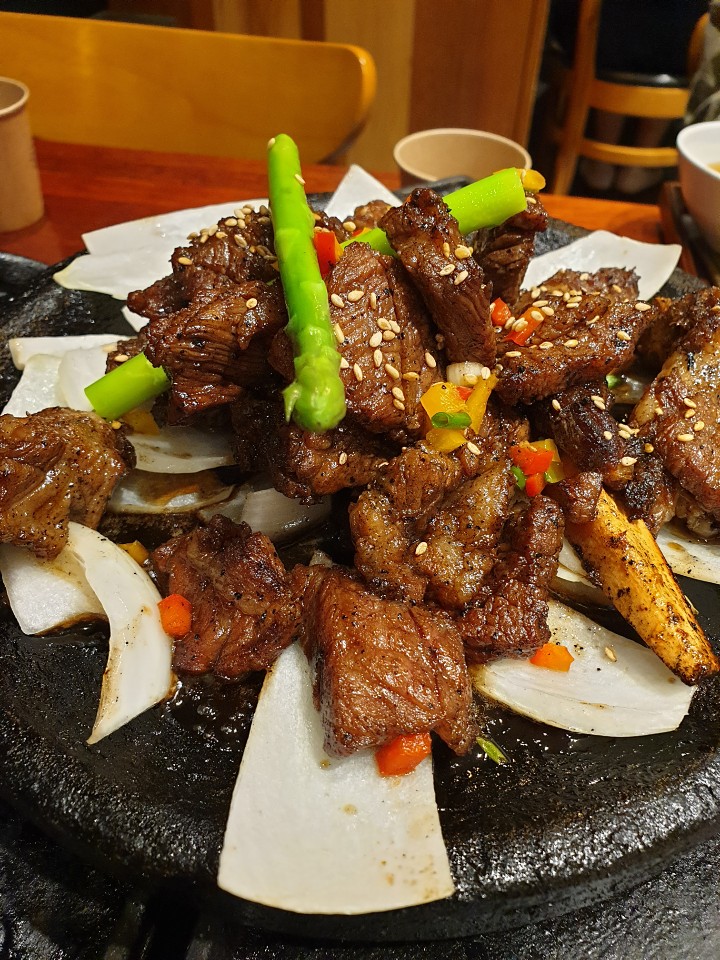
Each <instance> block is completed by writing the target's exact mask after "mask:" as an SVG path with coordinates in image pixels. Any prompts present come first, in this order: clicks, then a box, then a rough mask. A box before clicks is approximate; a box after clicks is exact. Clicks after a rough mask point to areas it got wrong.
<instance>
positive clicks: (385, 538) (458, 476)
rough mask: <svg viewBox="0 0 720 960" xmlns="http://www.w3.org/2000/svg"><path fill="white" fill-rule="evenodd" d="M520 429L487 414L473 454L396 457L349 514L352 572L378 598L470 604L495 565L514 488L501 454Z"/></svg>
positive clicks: (411, 451) (417, 450)
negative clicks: (365, 582)
mask: <svg viewBox="0 0 720 960" xmlns="http://www.w3.org/2000/svg"><path fill="white" fill-rule="evenodd" d="M525 435H526V434H525V433H524V428H523V425H522V424H521V423H520V422H519V421H517V420H515V419H514V418H513V417H512V416H511V415H510V414H507V413H503V412H499V411H497V410H495V408H490V409H489V411H488V413H487V414H486V416H485V419H484V421H483V424H482V427H481V430H480V435H479V436H478V437H477V438H476V443H477V446H476V447H475V450H476V451H478V452H473V451H472V450H471V449H470V448H469V447H468V446H467V445H465V446H463V447H461V448H460V449H459V450H458V451H456V452H455V453H453V454H443V453H438V452H436V451H434V450H432V449H427V448H425V447H423V446H417V447H409V448H407V449H406V450H404V451H403V452H402V453H401V454H400V456H398V457H396V458H395V459H394V460H393V461H392V462H391V463H390V464H389V465H388V466H387V467H386V468H385V469H384V470H382V471H381V472H380V473H379V474H378V477H377V479H376V480H375V481H374V482H373V483H372V484H371V485H370V486H369V487H367V489H365V490H363V492H362V493H361V495H360V497H359V498H358V500H357V503H355V504H354V505H352V506H351V507H350V529H351V533H352V538H353V543H354V545H355V566H356V567H357V569H358V570H360V572H361V573H362V575H363V576H364V577H365V579H366V580H367V581H368V583H370V584H371V585H372V587H373V588H374V589H375V590H377V591H378V592H380V593H382V594H383V595H384V596H390V597H397V598H401V599H407V600H412V601H413V602H420V601H421V600H422V599H423V598H424V597H425V595H426V592H427V595H428V596H429V597H432V598H433V599H434V600H436V601H437V602H439V603H440V604H441V605H442V606H444V607H447V608H448V609H457V608H460V607H462V606H463V605H464V604H466V603H468V602H469V601H470V600H472V599H473V598H474V597H475V596H476V594H477V592H478V590H479V589H480V586H481V585H482V582H483V579H484V577H485V576H486V574H487V573H488V571H489V569H490V567H491V566H492V563H493V560H494V548H495V544H496V542H497V540H498V538H499V536H500V532H501V529H502V523H503V520H504V518H505V515H506V513H507V508H508V504H509V500H510V491H511V488H512V475H511V473H510V469H509V468H510V463H509V461H508V459H507V450H508V447H509V446H510V444H512V443H513V442H516V441H517V440H519V439H521V438H523V437H524V436H525Z"/></svg>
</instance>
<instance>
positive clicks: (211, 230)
mask: <svg viewBox="0 0 720 960" xmlns="http://www.w3.org/2000/svg"><path fill="white" fill-rule="evenodd" d="M217 231H218V228H217V224H216V223H214V224H213V225H212V226H211V227H208V236H209V237H214V236H215V234H216V233H217Z"/></svg>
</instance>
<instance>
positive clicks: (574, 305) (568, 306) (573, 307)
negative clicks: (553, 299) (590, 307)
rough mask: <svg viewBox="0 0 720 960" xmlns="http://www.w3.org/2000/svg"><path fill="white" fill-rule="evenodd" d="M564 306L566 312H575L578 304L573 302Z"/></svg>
mask: <svg viewBox="0 0 720 960" xmlns="http://www.w3.org/2000/svg"><path fill="white" fill-rule="evenodd" d="M565 306H566V307H567V308H568V310H577V308H578V303H577V302H576V301H573V303H566V304H565Z"/></svg>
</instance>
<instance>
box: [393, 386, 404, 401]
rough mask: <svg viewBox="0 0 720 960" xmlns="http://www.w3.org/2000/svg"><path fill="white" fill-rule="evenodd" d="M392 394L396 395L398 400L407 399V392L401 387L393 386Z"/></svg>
mask: <svg viewBox="0 0 720 960" xmlns="http://www.w3.org/2000/svg"><path fill="white" fill-rule="evenodd" d="M392 395H393V396H394V397H395V399H396V400H404V399H405V394H404V393H403V392H402V390H401V389H400V387H393V388H392Z"/></svg>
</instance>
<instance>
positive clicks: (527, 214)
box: [473, 196, 548, 303]
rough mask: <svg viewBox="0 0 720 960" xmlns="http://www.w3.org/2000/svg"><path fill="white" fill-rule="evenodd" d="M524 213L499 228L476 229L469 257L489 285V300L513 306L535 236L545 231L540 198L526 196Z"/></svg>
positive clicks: (533, 245) (546, 219)
mask: <svg viewBox="0 0 720 960" xmlns="http://www.w3.org/2000/svg"><path fill="white" fill-rule="evenodd" d="M527 202H528V207H527V210H523V211H522V212H521V213H517V214H515V216H514V217H510V218H509V219H508V220H506V221H505V222H504V223H502V224H500V226H499V227H492V228H491V229H489V230H480V231H478V234H477V236H476V238H475V253H474V254H473V256H474V257H475V259H476V260H477V262H478V263H479V264H480V266H481V268H482V271H483V274H484V275H485V280H486V282H487V283H489V284H490V285H491V289H492V295H493V299H495V298H496V297H500V298H501V299H502V300H504V301H505V303H515V301H516V300H517V299H518V296H519V295H520V287H521V285H522V282H523V280H524V278H525V271H526V270H527V267H528V263H529V262H530V259H531V258H532V255H533V253H534V252H535V234H536V233H542V232H543V231H545V230H546V229H547V223H548V215H547V210H546V209H545V207H544V206H543V204H542V201H541V200H540V197H535V196H528V198H527Z"/></svg>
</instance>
